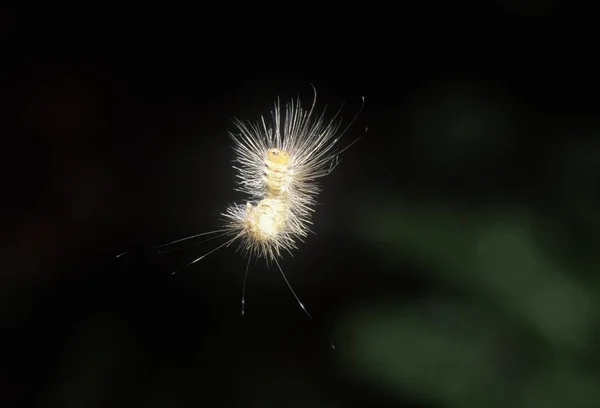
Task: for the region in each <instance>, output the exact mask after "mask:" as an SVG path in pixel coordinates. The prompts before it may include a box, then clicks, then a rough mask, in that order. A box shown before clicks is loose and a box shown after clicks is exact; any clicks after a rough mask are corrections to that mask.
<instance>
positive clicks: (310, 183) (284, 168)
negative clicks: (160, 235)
mask: <svg viewBox="0 0 600 408" xmlns="http://www.w3.org/2000/svg"><path fill="white" fill-rule="evenodd" d="M313 91H314V98H313V102H312V105H311V106H310V108H309V109H304V108H303V107H302V105H301V101H300V98H299V97H297V98H296V99H292V100H290V101H289V102H287V103H286V105H285V109H284V110H283V112H282V109H281V103H280V100H279V98H277V100H276V102H275V106H274V108H273V110H272V111H271V117H270V120H267V119H266V118H265V117H264V116H261V118H260V120H259V121H257V122H250V121H247V122H244V121H241V120H239V119H233V123H234V125H235V129H236V131H234V132H229V136H230V137H231V139H232V140H233V150H234V154H235V159H234V166H233V168H234V170H235V172H236V178H237V186H236V190H237V191H239V192H241V193H243V194H245V195H246V196H247V198H248V200H247V201H246V202H245V203H243V204H232V205H230V206H228V207H227V208H226V210H225V211H224V212H223V213H222V214H221V215H222V217H223V219H222V226H221V228H218V229H216V230H214V231H209V232H204V233H200V234H196V235H192V236H189V237H186V238H182V239H178V240H175V241H171V242H168V243H166V244H163V245H159V246H158V247H157V248H164V247H168V246H170V245H173V244H176V243H180V242H182V241H187V240H190V239H194V238H198V237H200V236H206V235H209V236H212V237H211V238H209V239H214V238H222V237H225V242H223V243H222V244H220V245H218V246H217V247H216V248H214V249H212V250H210V251H209V252H207V253H205V254H204V255H201V256H199V257H197V258H196V259H194V260H193V261H191V262H189V263H188V264H187V265H185V266H184V267H183V268H181V269H184V268H187V267H189V266H191V265H193V264H195V263H196V262H199V261H200V260H202V259H204V258H205V257H207V256H208V255H210V254H212V253H213V252H215V251H217V250H219V249H221V248H223V247H228V246H230V245H231V244H232V243H234V242H236V241H239V249H241V250H242V252H243V253H244V255H245V256H246V257H247V258H248V263H247V265H246V272H245V274H244V283H243V289H242V299H241V303H242V305H241V306H242V315H243V314H244V312H245V291H246V279H247V276H248V269H249V265H250V261H251V259H253V258H264V259H265V260H266V262H267V265H269V264H270V263H271V262H273V263H275V264H276V265H277V268H278V270H279V272H280V273H281V275H282V277H283V279H284V280H285V282H286V284H287V286H288V288H289V289H290V291H291V293H292V294H293V296H294V298H295V300H296V301H297V303H298V305H299V306H300V307H301V308H302V310H303V311H304V313H305V314H306V315H307V316H308V317H309V318H310V319H311V320H312V316H311V315H310V313H309V312H308V311H307V310H306V308H305V307H304V304H303V303H302V302H301V301H300V298H299V297H298V295H297V294H296V292H295V291H294V289H293V288H292V285H291V284H290V282H289V281H288V279H287V277H286V275H285V273H284V272H283V269H282V268H281V265H280V263H279V261H278V259H279V258H281V257H282V256H283V253H285V252H288V253H290V254H292V251H293V250H295V249H297V243H298V241H300V242H304V239H305V238H306V237H307V235H308V233H309V232H312V230H311V229H310V226H311V225H312V221H311V218H312V215H313V213H314V212H315V208H316V206H317V197H318V195H319V193H320V191H321V187H320V185H319V183H318V181H319V179H320V178H322V177H324V176H327V175H329V174H330V173H331V172H332V171H333V170H334V169H335V167H336V166H337V165H338V164H339V157H340V154H341V153H343V152H344V151H345V150H346V149H348V148H350V147H351V146H352V145H353V144H354V143H355V142H356V141H358V138H357V139H355V140H354V141H353V142H352V143H350V144H348V145H347V146H346V147H344V148H342V149H338V148H337V147H338V144H339V141H340V138H341V137H342V136H343V135H344V134H345V133H346V131H347V130H348V129H349V128H350V127H351V126H352V124H353V123H354V122H355V121H356V119H357V118H358V116H359V115H360V114H361V112H362V110H363V108H364V103H365V99H364V97H363V98H362V105H361V108H360V110H359V112H358V113H357V114H356V115H355V116H354V118H353V119H352V120H351V121H350V123H349V124H348V125H347V126H346V127H344V128H342V127H341V125H342V120H341V117H340V113H341V110H342V107H343V105H342V106H341V107H340V108H339V109H338V110H337V112H336V113H335V114H334V115H333V117H332V118H331V119H326V117H325V115H326V110H327V108H326V107H325V108H324V109H323V110H322V111H321V112H320V113H316V110H315V108H316V103H317V91H316V89H315V88H314V86H313ZM121 255H123V254H121ZM181 269H178V270H176V271H175V272H173V274H175V273H177V272H178V271H180V270H181ZM332 346H333V344H332Z"/></svg>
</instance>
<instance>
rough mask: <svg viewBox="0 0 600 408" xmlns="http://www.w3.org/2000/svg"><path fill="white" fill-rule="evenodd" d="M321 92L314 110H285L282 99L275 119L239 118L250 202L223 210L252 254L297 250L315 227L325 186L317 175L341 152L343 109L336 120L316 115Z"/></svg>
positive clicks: (239, 160)
mask: <svg viewBox="0 0 600 408" xmlns="http://www.w3.org/2000/svg"><path fill="white" fill-rule="evenodd" d="M315 103H316V94H315V99H314V101H313V104H312V106H311V108H310V109H309V110H304V109H303V108H302V106H301V104H300V100H295V101H291V102H289V103H288V104H287V106H286V109H285V112H284V115H283V116H282V114H281V108H280V104H279V101H278V102H277V103H276V104H275V108H274V110H273V111H272V114H271V118H272V122H271V123H270V124H267V121H266V120H265V118H264V117H263V118H261V120H260V121H259V122H258V123H244V122H241V121H238V120H236V121H235V124H236V125H237V129H238V131H239V134H237V135H236V134H231V137H232V138H233V140H234V150H235V153H236V159H235V162H236V166H235V169H236V170H237V172H238V174H237V177H238V183H239V184H238V190H239V191H242V192H244V193H246V194H247V195H248V196H249V198H250V201H249V202H248V203H246V205H232V206H230V207H229V208H228V209H227V210H226V212H225V213H224V214H223V215H224V216H225V219H226V228H227V229H229V231H230V232H231V233H232V234H233V236H239V237H240V238H241V239H242V248H243V249H244V250H245V251H246V252H248V253H249V255H250V256H257V257H264V258H266V259H267V261H269V260H273V259H275V258H277V257H280V256H281V255H282V251H287V252H290V251H291V250H292V249H295V248H296V242H297V241H303V239H304V238H305V237H306V236H307V234H308V232H309V231H310V228H309V227H310V225H311V216H312V213H313V212H314V210H315V206H316V203H317V201H316V198H317V195H318V194H319V191H320V187H319V186H318V184H317V179H318V178H320V177H323V176H326V175H328V174H329V173H330V172H331V171H332V170H333V168H334V167H335V165H336V164H337V157H338V155H339V154H340V153H341V152H340V151H336V149H335V148H336V144H337V143H338V141H339V138H340V136H341V135H342V134H343V133H344V132H345V130H346V129H347V128H346V129H344V130H343V131H342V132H340V123H341V122H340V121H339V120H338V116H339V111H338V112H337V113H336V114H335V116H334V117H333V118H332V119H331V120H326V119H325V118H324V114H325V112H322V113H321V114H319V115H318V116H315V115H314V107H315Z"/></svg>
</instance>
